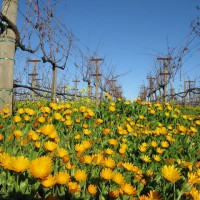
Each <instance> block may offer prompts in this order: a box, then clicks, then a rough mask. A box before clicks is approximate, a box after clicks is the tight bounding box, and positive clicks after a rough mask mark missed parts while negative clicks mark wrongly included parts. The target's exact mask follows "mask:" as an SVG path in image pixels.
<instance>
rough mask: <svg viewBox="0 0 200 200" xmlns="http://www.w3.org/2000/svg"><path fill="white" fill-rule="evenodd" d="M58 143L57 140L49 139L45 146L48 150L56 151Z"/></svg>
mask: <svg viewBox="0 0 200 200" xmlns="http://www.w3.org/2000/svg"><path fill="white" fill-rule="evenodd" d="M57 146H58V145H57V144H56V143H55V142H51V141H47V142H45V143H44V148H45V149H47V150H48V151H54V150H55V149H56V148H57Z"/></svg>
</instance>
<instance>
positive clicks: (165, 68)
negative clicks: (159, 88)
mask: <svg viewBox="0 0 200 200" xmlns="http://www.w3.org/2000/svg"><path fill="white" fill-rule="evenodd" d="M157 60H163V61H164V72H162V73H160V74H159V75H161V76H164V88H163V96H164V102H166V101H167V79H166V76H167V75H170V73H168V72H167V63H166V61H169V60H171V58H157Z"/></svg>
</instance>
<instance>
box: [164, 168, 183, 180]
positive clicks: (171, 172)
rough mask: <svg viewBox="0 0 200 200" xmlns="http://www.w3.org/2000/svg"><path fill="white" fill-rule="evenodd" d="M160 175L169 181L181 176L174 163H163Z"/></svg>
mask: <svg viewBox="0 0 200 200" xmlns="http://www.w3.org/2000/svg"><path fill="white" fill-rule="evenodd" d="M162 175H163V177H164V178H165V179H167V180H168V181H170V182H176V181H178V180H179V179H180V178H181V176H180V171H179V170H178V169H177V168H175V167H174V165H169V166H167V165H164V166H163V168H162Z"/></svg>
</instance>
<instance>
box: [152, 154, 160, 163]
mask: <svg viewBox="0 0 200 200" xmlns="http://www.w3.org/2000/svg"><path fill="white" fill-rule="evenodd" d="M153 159H154V160H155V161H157V162H160V161H161V158H160V156H158V155H153Z"/></svg>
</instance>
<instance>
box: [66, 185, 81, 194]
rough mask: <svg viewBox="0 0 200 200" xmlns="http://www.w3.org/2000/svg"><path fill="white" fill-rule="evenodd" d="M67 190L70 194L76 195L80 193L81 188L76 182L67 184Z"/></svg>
mask: <svg viewBox="0 0 200 200" xmlns="http://www.w3.org/2000/svg"><path fill="white" fill-rule="evenodd" d="M68 190H69V192H71V193H76V192H80V191H81V187H80V185H79V184H78V183H77V182H69V183H68Z"/></svg>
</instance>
